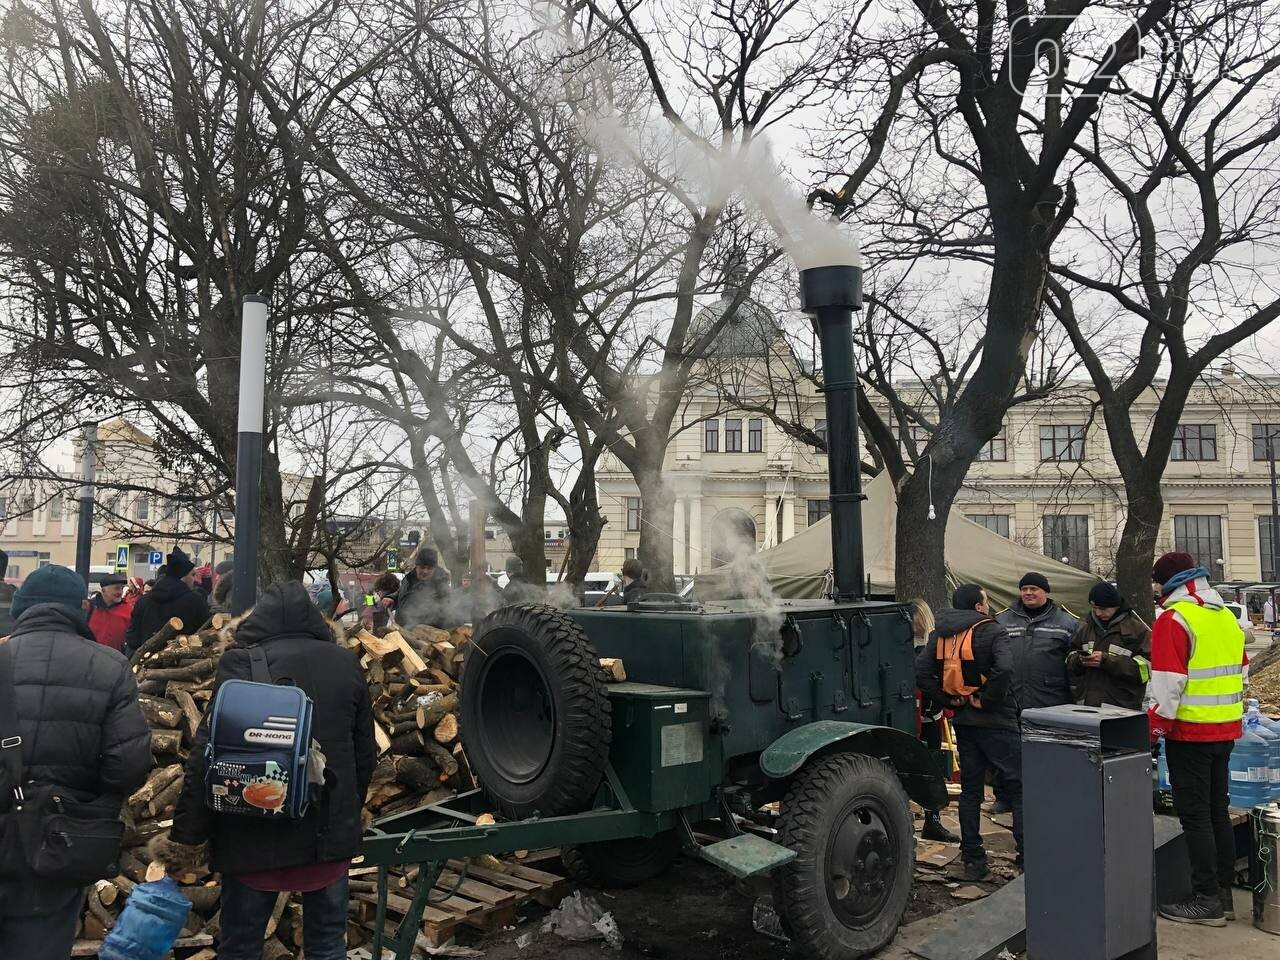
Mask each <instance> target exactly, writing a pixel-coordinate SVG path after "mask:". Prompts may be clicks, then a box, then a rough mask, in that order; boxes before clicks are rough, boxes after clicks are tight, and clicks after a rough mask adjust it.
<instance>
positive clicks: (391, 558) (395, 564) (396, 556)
mask: <svg viewBox="0 0 1280 960" xmlns="http://www.w3.org/2000/svg"><path fill="white" fill-rule="evenodd" d="M399 568H400V551H399V550H397V549H396V548H395V547H387V569H388V570H391V571H395V570H398V569H399Z"/></svg>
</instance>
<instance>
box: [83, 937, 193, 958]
mask: <svg viewBox="0 0 1280 960" xmlns="http://www.w3.org/2000/svg"><path fill="white" fill-rule="evenodd" d="M212 946H213V937H211V936H210V935H209V934H207V933H197V934H195V935H194V936H190V937H180V938H179V939H178V941H177V942H176V943H175V944H174V945H173V949H174V950H175V951H177V952H178V955H179V956H186V955H187V954H189V953H190V952H191V951H193V950H202V949H204V948H206V947H212ZM101 948H102V941H101V940H77V941H76V942H75V944H74V945H73V946H72V947H71V956H72V957H96V956H97V955H98V951H99V950H100V949H101ZM183 951H186V953H184V952H183Z"/></svg>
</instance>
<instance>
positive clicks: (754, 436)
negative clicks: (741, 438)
mask: <svg viewBox="0 0 1280 960" xmlns="http://www.w3.org/2000/svg"><path fill="white" fill-rule="evenodd" d="M762 450H764V421H763V420H760V419H753V420H748V421H747V452H748V453H760V452H761V451H762Z"/></svg>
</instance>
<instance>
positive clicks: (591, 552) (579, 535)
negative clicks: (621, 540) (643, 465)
mask: <svg viewBox="0 0 1280 960" xmlns="http://www.w3.org/2000/svg"><path fill="white" fill-rule="evenodd" d="M568 521H569V557H568V563H566V564H565V570H564V579H565V581H566V582H568V583H573V584H578V583H581V582H582V581H583V579H585V578H586V575H587V574H588V573H590V572H591V564H592V562H593V561H594V560H595V558H596V551H597V550H598V549H599V548H600V533H601V531H602V530H604V517H602V516H601V515H600V501H599V500H598V499H597V497H596V474H595V469H594V468H591V469H587V468H585V467H584V468H583V470H582V472H581V473H580V474H579V476H578V482H577V483H575V484H574V486H573V490H572V491H570V493H569V516H568Z"/></svg>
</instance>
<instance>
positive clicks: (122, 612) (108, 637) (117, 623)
mask: <svg viewBox="0 0 1280 960" xmlns="http://www.w3.org/2000/svg"><path fill="white" fill-rule="evenodd" d="M133 602H134V598H133V597H126V598H125V599H123V600H121V601H120V602H119V603H117V604H114V605H112V606H110V607H109V606H107V605H106V604H105V603H103V602H102V595H101V594H98V595H97V596H95V597H94V598H93V599H92V600H90V601H89V630H90V631H91V632H92V633H93V638H94V639H95V640H97V641H98V642H99V643H100V644H102V645H103V646H104V647H110V648H111V649H112V650H119V651H120V652H121V653H123V652H124V635H125V631H127V630H128V629H129V619H130V618H131V617H132V616H133Z"/></svg>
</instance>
